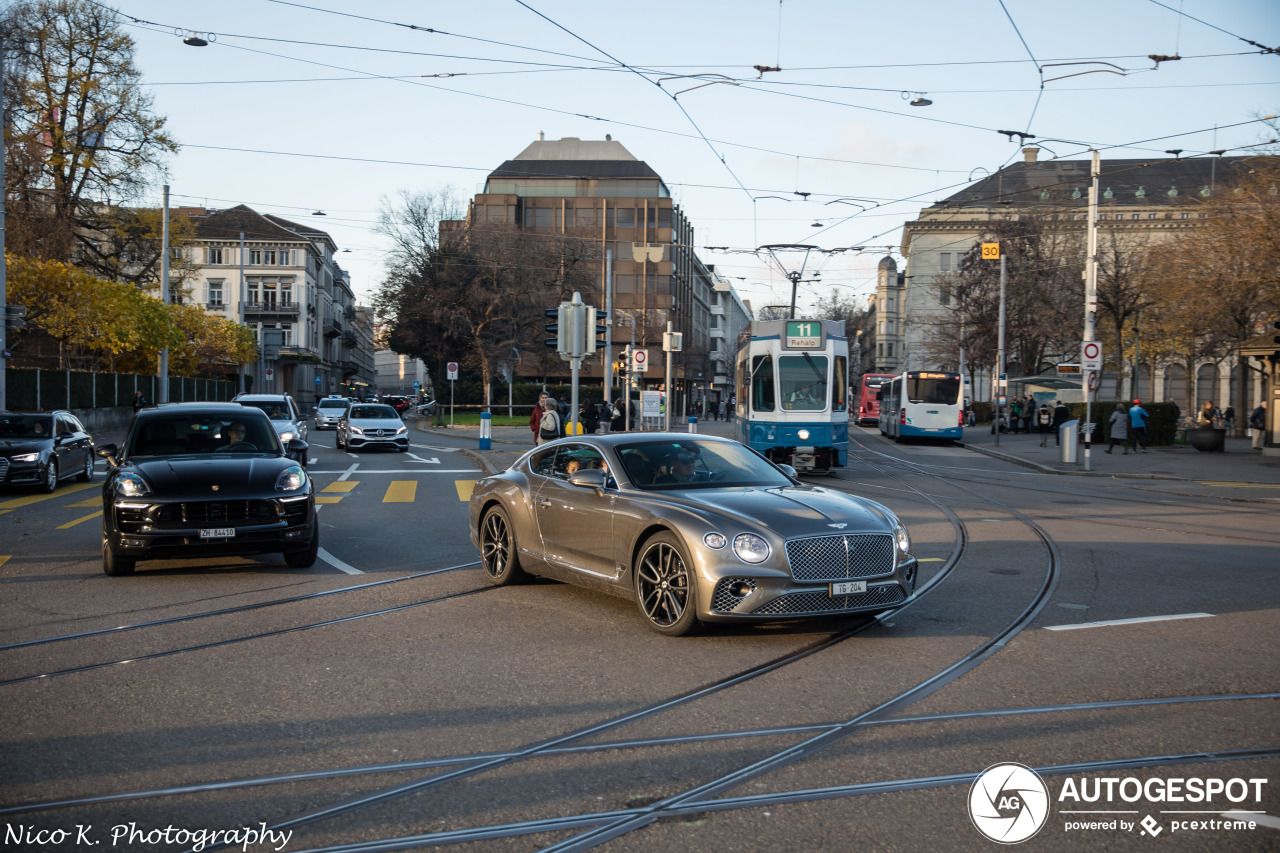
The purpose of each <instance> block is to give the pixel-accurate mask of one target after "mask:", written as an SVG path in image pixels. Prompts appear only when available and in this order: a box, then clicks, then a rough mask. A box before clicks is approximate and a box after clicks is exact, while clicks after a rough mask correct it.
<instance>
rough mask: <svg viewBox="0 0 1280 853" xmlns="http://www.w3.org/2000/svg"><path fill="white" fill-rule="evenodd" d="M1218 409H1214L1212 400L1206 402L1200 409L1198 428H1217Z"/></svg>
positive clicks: (1197, 421) (1197, 419)
mask: <svg viewBox="0 0 1280 853" xmlns="http://www.w3.org/2000/svg"><path fill="white" fill-rule="evenodd" d="M1217 411H1218V410H1217V409H1215V408H1214V407H1213V401H1212V400H1205V403H1204V405H1203V406H1201V407H1200V414H1199V415H1198V416H1197V417H1196V426H1198V427H1201V428H1202V429H1203V428H1207V427H1212V426H1215V425H1216V424H1215V421H1216V420H1217V418H1216V417H1215V415H1216V414H1217Z"/></svg>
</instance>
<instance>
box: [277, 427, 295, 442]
mask: <svg viewBox="0 0 1280 853" xmlns="http://www.w3.org/2000/svg"><path fill="white" fill-rule="evenodd" d="M297 437H298V434H297V433H296V432H293V431H292V430H289V431H286V432H282V433H280V443H281V444H288V443H289V442H291V441H293V440H294V439H295V438H297Z"/></svg>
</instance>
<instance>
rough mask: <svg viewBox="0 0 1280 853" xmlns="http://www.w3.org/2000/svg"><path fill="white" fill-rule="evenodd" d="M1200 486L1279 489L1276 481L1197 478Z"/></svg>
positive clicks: (1279, 486)
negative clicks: (1240, 481)
mask: <svg viewBox="0 0 1280 853" xmlns="http://www.w3.org/2000/svg"><path fill="white" fill-rule="evenodd" d="M1196 482H1197V483H1199V484H1200V485H1202V486H1232V487H1233V488H1237V489H1280V484H1276V483H1226V482H1223V483H1220V482H1217V481H1214V480H1197V481H1196Z"/></svg>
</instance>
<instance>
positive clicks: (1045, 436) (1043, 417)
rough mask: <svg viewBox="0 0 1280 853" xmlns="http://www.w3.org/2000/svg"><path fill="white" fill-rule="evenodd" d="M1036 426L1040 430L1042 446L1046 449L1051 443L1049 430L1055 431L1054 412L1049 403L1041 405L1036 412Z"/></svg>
mask: <svg viewBox="0 0 1280 853" xmlns="http://www.w3.org/2000/svg"><path fill="white" fill-rule="evenodd" d="M1036 426H1038V427H1039V428H1040V446H1041V447H1044V446H1045V445H1046V444H1047V443H1048V442H1049V430H1051V429H1053V412H1051V411H1049V406H1048V404H1047V403H1041V404H1040V410H1039V411H1038V412H1036Z"/></svg>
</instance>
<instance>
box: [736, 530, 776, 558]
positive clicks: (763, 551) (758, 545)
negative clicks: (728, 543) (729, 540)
mask: <svg viewBox="0 0 1280 853" xmlns="http://www.w3.org/2000/svg"><path fill="white" fill-rule="evenodd" d="M733 553H735V554H737V555H738V559H740V560H742V561H743V562H744V563H763V562H764V561H765V560H767V559H768V558H769V543H768V542H766V541H764V539H763V538H761V537H759V536H757V535H755V534H754V533H739V534H738V535H737V536H735V537H733Z"/></svg>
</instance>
